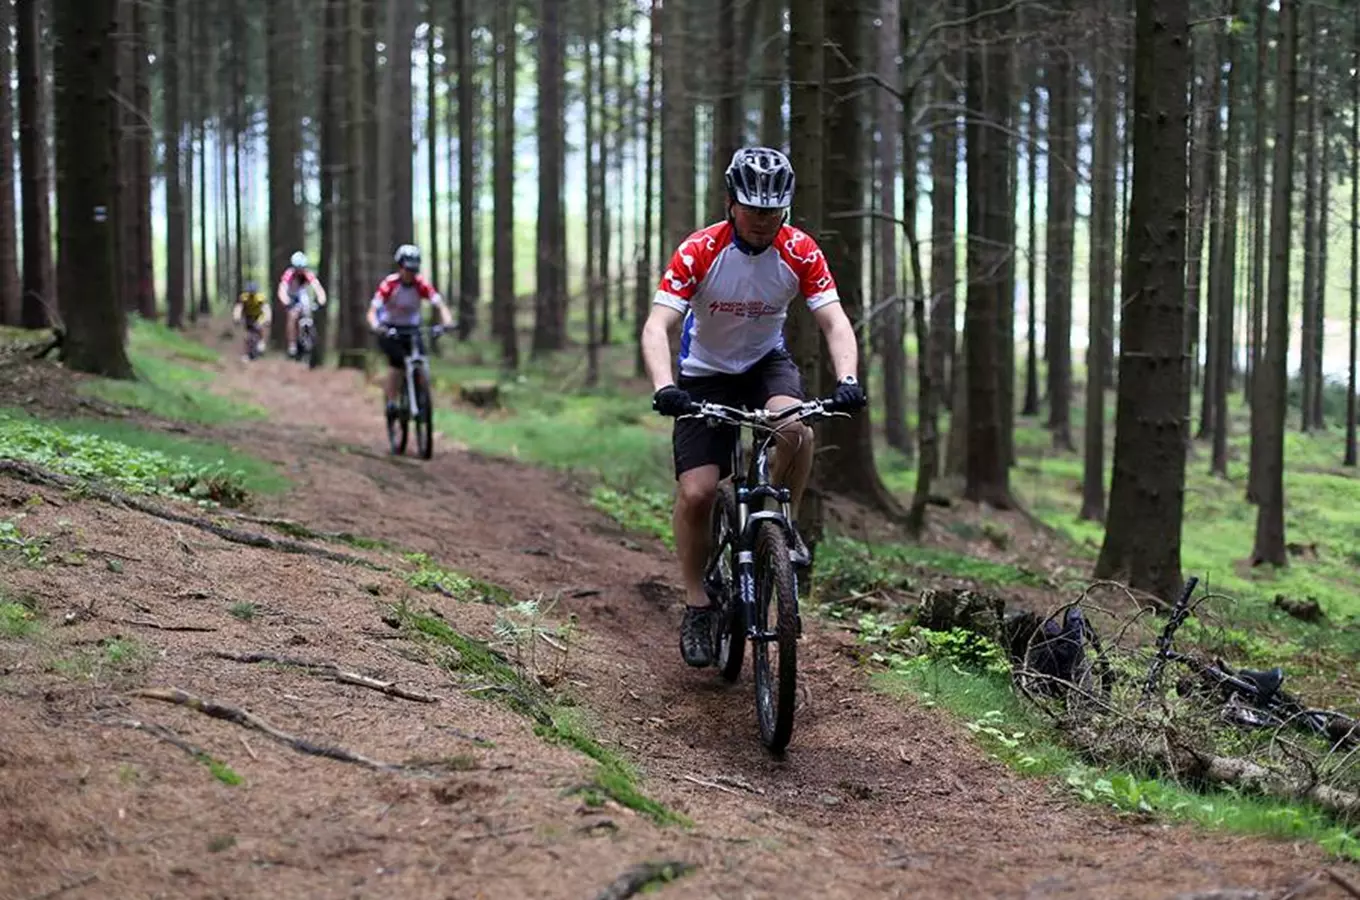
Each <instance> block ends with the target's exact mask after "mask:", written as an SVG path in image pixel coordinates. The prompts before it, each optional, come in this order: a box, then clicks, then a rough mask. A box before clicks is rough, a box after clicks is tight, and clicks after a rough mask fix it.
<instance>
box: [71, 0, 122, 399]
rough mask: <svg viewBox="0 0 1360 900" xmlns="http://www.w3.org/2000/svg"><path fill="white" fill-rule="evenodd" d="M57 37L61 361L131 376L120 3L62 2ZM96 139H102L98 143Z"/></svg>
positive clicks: (88, 369)
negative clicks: (121, 222)
mask: <svg viewBox="0 0 1360 900" xmlns="http://www.w3.org/2000/svg"><path fill="white" fill-rule="evenodd" d="M54 5H55V10H54V12H55V16H54V17H53V32H54V36H55V38H56V40H55V44H56V48H57V52H56V53H55V54H54V58H53V64H54V65H53V68H54V72H55V85H56V92H55V102H54V106H55V110H56V139H57V140H56V144H57V147H56V150H57V157H56V165H57V171H58V172H60V173H61V178H60V179H59V180H58V182H57V214H58V216H59V218H60V221H61V229H60V230H59V232H58V234H59V236H60V239H61V248H60V251H59V252H60V255H61V269H60V272H61V275H60V277H61V280H62V285H61V289H60V290H59V291H58V296H60V297H61V298H62V304H61V317H62V321H63V322H64V323H65V325H66V338H65V341H64V343H63V344H62V359H63V361H64V362H65V363H66V365H67V366H69V367H70V368H72V369H75V370H76V371H79V372H91V373H94V374H96V375H104V376H108V377H112V378H131V377H132V365H131V363H129V362H128V358H127V353H126V351H125V350H124V347H123V340H124V336H125V334H126V327H125V323H126V319H125V314H124V312H123V308H122V306H121V305H120V304H119V303H118V294H117V291H115V290H114V260H113V229H114V227H115V225H116V222H115V220H114V218H113V217H112V216H110V215H109V211H110V209H111V208H112V206H113V201H114V194H115V192H116V191H117V180H116V178H115V176H114V168H113V143H112V142H111V141H109V140H108V139H107V136H108V135H109V133H110V131H111V129H112V127H113V124H112V123H113V96H112V92H111V91H110V87H114V88H115V89H116V88H117V59H116V52H115V48H116V46H117V45H116V44H115V42H114V39H113V29H114V10H115V0H57V2H56V3H55V4H54ZM91 135H96V136H97V137H96V138H95V139H94V140H91V139H90V136H91Z"/></svg>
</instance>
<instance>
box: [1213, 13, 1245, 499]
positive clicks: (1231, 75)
mask: <svg viewBox="0 0 1360 900" xmlns="http://www.w3.org/2000/svg"><path fill="white" fill-rule="evenodd" d="M1238 5H1239V3H1238V0H1233V4H1232V7H1233V8H1232V14H1233V16H1234V17H1236V15H1237V12H1238ZM1220 40H1221V41H1223V42H1225V43H1226V45H1227V46H1226V48H1225V50H1224V53H1223V55H1224V56H1225V57H1226V58H1227V60H1228V123H1227V131H1228V133H1227V137H1226V138H1225V142H1224V147H1225V150H1226V153H1227V159H1228V161H1227V173H1226V175H1225V177H1224V189H1223V229H1222V232H1221V234H1220V241H1221V248H1220V249H1219V251H1218V253H1216V254H1215V256H1216V257H1217V259H1218V267H1219V275H1218V277H1217V278H1216V279H1215V282H1216V285H1217V288H1218V295H1217V296H1216V297H1211V298H1210V302H1212V303H1214V305H1215V306H1216V308H1217V317H1216V318H1217V323H1218V328H1217V333H1216V334H1215V335H1213V336H1212V337H1211V338H1210V340H1211V341H1212V342H1213V344H1214V347H1215V354H1214V360H1215V370H1214V372H1213V379H1212V380H1213V387H1214V390H1213V395H1212V397H1211V404H1210V408H1211V410H1212V413H1213V415H1212V420H1213V421H1212V431H1213V455H1212V459H1211V462H1210V465H1209V471H1210V472H1211V473H1212V474H1214V475H1221V476H1224V477H1226V476H1227V474H1228V393H1229V391H1230V389H1231V387H1232V357H1233V346H1232V344H1233V306H1234V305H1235V302H1236V296H1237V207H1238V201H1239V199H1240V197H1241V194H1242V137H1241V131H1242V114H1241V110H1239V109H1238V97H1239V95H1240V93H1241V88H1242V79H1243V76H1244V74H1245V73H1244V72H1243V71H1241V69H1242V66H1241V61H1242V54H1241V50H1240V44H1239V42H1238V40H1237V38H1236V36H1234V35H1233V34H1232V32H1231V30H1230V29H1227V28H1225V29H1224V30H1223V34H1222V35H1221V36H1220Z"/></svg>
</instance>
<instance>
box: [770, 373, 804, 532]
mask: <svg viewBox="0 0 1360 900" xmlns="http://www.w3.org/2000/svg"><path fill="white" fill-rule="evenodd" d="M801 402H802V401H801V400H795V399H794V398H793V397H784V396H774V397H771V398H770V399H769V401H768V402H767V403H766V404H765V408H766V409H770V410H779V409H786V408H787V407H790V406H797V405H798V404H799V403H801ZM812 448H813V437H812V429H811V428H809V427H808V426H806V425H804V424H802V423H801V422H800V423H798V424H789V425H785V426H784V428H783V429H781V430H780V432H779V440H778V442H777V443H776V445H775V452H774V460H773V464H772V466H771V472H770V477H771V478H772V479H774V481H775V482H776V483H777V484H784V485H786V486H787V487H788V489H789V493H790V494H792V495H793V502H792V504H791V505H792V507H793V517H794V518H795V519H797V518H798V504H799V503H801V502H802V500H803V491H804V490H805V489H806V488H807V483H808V476H809V475H811V474H812Z"/></svg>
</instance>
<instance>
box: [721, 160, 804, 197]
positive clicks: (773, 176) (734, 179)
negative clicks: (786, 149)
mask: <svg viewBox="0 0 1360 900" xmlns="http://www.w3.org/2000/svg"><path fill="white" fill-rule="evenodd" d="M723 180H724V181H726V182H727V194H728V196H729V197H731V198H732V199H733V200H735V201H737V202H738V203H740V204H742V205H744V206H754V207H757V208H761V209H780V208H784V207H788V206H791V205H792V204H793V165H792V164H791V163H789V158H788V157H787V156H785V155H784V154H782V153H780V152H779V151H778V150H774V149H771V148H769V147H742V148H741V149H740V150H738V151H737V152H736V153H733V154H732V162H731V163H729V164H728V166H727V171H726V172H725V173H724V175H723Z"/></svg>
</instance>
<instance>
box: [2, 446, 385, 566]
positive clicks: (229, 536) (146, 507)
mask: <svg viewBox="0 0 1360 900" xmlns="http://www.w3.org/2000/svg"><path fill="white" fill-rule="evenodd" d="M0 475H8V476H9V477H11V478H18V479H20V480H22V481H27V482H29V483H30V484H40V485H46V486H48V487H61V488H75V489H79V490H82V491H85V492H86V493H88V494H90V495H91V496H93V497H96V498H98V499H100V500H103V501H104V502H105V503H111V504H113V505H114V506H121V507H124V508H126V509H132V510H136V511H137V512H140V513H146V514H147V515H149V516H155V517H156V518H158V519H164V520H165V521H167V522H175V523H178V524H180V525H189V526H192V527H194V528H198V529H200V530H202V531H206V532H208V533H210V534H215V535H217V536H218V537H220V538H221V539H222V540H224V541H230V542H231V543H233V544H245V545H246V546H248V547H259V548H261V549H263V550H276V551H279V552H281V553H300V554H305V555H307V556H318V557H320V558H322V559H327V560H330V561H331V562H338V563H345V564H347V565H355V566H364V567H366V568H369V569H376V570H378V571H383V572H385V571H387V567H386V566H381V565H378V564H377V563H374V562H370V561H369V560H366V559H363V558H362V557H358V556H352V555H351V554H348V553H338V552H336V551H334V550H326V549H323V548H321V547H311V546H308V545H307V544H303V543H299V542H298V541H291V540H287V539H286V538H272V537H269V536H268V535H263V534H258V533H256V532H253V531H240V530H238V529H235V528H227V527H225V526H223V525H218V524H217V523H215V522H210V521H209V520H207V519H204V518H200V517H198V516H190V515H187V514H185V513H178V512H173V511H172V510H168V509H165V508H163V507H160V506H157V505H156V504H154V503H149V502H147V501H146V500H142V499H140V498H138V497H134V496H132V495H131V494H124V493H123V492H121V491H115V490H111V489H109V488H106V487H102V486H100V485H97V484H93V483H91V482H88V481H84V480H82V479H80V478H72V477H71V476H69V475H62V474H59V473H57V472H49V471H48V470H46V469H43V468H40V467H38V466H34V465H30V464H29V463H25V462H19V461H18V460H13V459H5V460H0Z"/></svg>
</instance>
